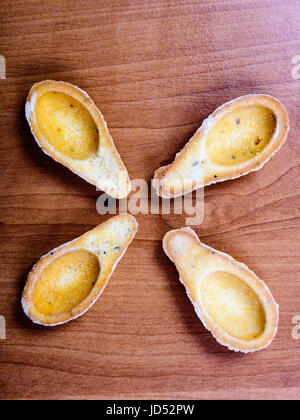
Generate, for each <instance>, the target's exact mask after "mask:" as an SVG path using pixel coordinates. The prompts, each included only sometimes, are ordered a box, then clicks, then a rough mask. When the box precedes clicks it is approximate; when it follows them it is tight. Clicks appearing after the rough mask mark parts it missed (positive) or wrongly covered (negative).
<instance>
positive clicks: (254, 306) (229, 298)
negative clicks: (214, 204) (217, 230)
mask: <svg viewBox="0 0 300 420" xmlns="http://www.w3.org/2000/svg"><path fill="white" fill-rule="evenodd" d="M163 248H164V251H165V253H166V254H167V256H168V257H169V258H170V259H171V261H173V263H174V264H175V266H176V268H177V270H178V272H179V275H180V281H181V282H182V283H183V285H184V286H185V288H186V292H187V295H188V297H189V298H190V300H191V302H192V304H193V306H194V308H195V311H196V313H197V315H198V317H199V318H200V319H201V321H202V323H203V324H204V326H205V327H206V328H207V329H208V330H209V331H210V332H211V333H212V335H213V336H214V337H215V339H216V340H217V341H218V342H219V343H220V344H222V345H224V346H227V347H228V348H229V349H230V350H234V351H240V352H243V353H250V352H255V351H258V350H261V349H264V348H266V347H268V346H269V345H270V343H271V342H272V340H273V338H274V337H275V335H276V332H277V326H278V305H277V304H276V302H275V300H274V298H273V296H272V295H271V292H270V290H269V289H268V287H267V285H266V284H265V283H264V282H263V281H262V280H260V279H259V278H258V277H257V276H256V274H255V273H253V271H251V270H250V269H249V268H248V267H247V266H246V265H245V264H242V263H240V262H238V261H236V260H235V259H233V258H232V257H230V256H229V255H227V254H224V253H222V252H219V251H217V250H215V249H213V248H210V247H209V246H207V245H204V244H203V243H201V242H200V240H199V238H198V236H197V235H196V233H195V232H194V231H193V230H192V229H191V228H183V229H177V230H171V231H170V232H168V233H167V234H166V235H165V237H164V239H163Z"/></svg>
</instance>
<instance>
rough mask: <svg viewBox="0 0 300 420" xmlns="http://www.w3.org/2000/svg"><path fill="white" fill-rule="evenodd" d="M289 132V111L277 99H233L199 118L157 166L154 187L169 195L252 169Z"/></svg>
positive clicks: (267, 157)
mask: <svg viewBox="0 0 300 420" xmlns="http://www.w3.org/2000/svg"><path fill="white" fill-rule="evenodd" d="M288 131H289V119H288V115H287V112H286V110H285V108H284V107H283V105H282V104H281V103H280V102H279V101H278V100H277V99H275V98H273V97H271V96H268V95H248V96H243V97H240V98H237V99H234V100H233V101H231V102H228V103H226V104H224V105H222V106H221V107H220V108H218V109H216V111H214V112H213V114H211V115H210V116H209V117H208V118H207V119H206V120H204V121H203V123H202V125H201V127H200V128H199V129H198V130H197V132H196V133H195V134H194V136H193V137H192V138H191V140H190V141H189V142H188V143H187V144H186V146H185V147H184V148H183V149H182V151H181V152H179V153H178V154H177V155H176V158H175V160H174V162H173V163H171V164H170V165H167V166H163V167H161V168H158V169H157V170H156V171H155V174H154V180H153V181H154V188H155V189H156V191H157V193H158V194H159V195H160V196H162V197H165V198H171V197H177V196H180V195H183V194H186V193H188V192H190V191H192V190H194V189H197V188H199V187H202V186H206V185H210V184H213V183H216V182H220V181H225V180H228V179H233V178H238V177H240V176H242V175H246V174H248V173H249V172H251V171H256V170H258V169H260V168H261V167H262V166H263V165H264V164H265V163H266V162H267V161H268V160H269V159H270V158H271V157H272V156H273V155H274V153H276V152H277V151H278V150H279V148H280V147H281V146H282V144H283V143H284V141H285V140H286V138H287V134H288Z"/></svg>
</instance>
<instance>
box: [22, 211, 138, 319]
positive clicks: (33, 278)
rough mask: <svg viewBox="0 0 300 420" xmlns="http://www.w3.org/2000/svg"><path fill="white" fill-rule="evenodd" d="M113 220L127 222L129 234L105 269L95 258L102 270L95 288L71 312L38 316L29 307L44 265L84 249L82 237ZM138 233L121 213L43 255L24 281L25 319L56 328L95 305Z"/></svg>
mask: <svg viewBox="0 0 300 420" xmlns="http://www.w3.org/2000/svg"><path fill="white" fill-rule="evenodd" d="M115 218H118V219H119V220H120V221H122V219H127V220H128V221H129V222H130V224H131V226H132V231H131V234H130V235H129V236H128V239H127V241H126V243H125V245H124V246H123V248H122V249H120V251H119V252H118V253H116V254H115V258H114V259H112V261H111V262H110V264H108V265H106V267H105V268H103V267H101V261H100V259H99V258H98V261H99V263H100V268H101V271H100V273H99V276H98V279H97V282H96V284H95V286H94V287H93V289H92V290H91V293H90V294H89V295H88V296H87V297H86V298H85V299H84V300H83V301H82V302H81V303H80V304H79V305H77V306H76V307H75V308H74V309H73V310H72V311H71V313H63V314H60V315H53V316H45V315H42V314H39V313H38V312H37V311H36V310H35V308H34V307H33V306H32V304H31V296H32V293H33V290H34V287H35V283H36V282H37V280H38V278H39V274H40V273H41V271H42V270H43V268H44V267H45V266H46V265H48V264H49V263H50V262H51V261H53V260H55V259H56V258H57V257H60V256H61V255H63V254H65V252H67V251H71V250H76V249H86V248H85V247H84V245H82V242H84V240H85V238H86V237H87V236H88V235H89V234H90V233H91V232H92V231H97V230H101V229H102V228H103V227H105V225H107V224H110V223H111V222H112V220H113V219H115ZM137 230H138V223H137V221H136V219H135V218H134V217H133V216H132V215H130V214H127V213H123V214H120V215H117V216H114V217H112V218H110V219H108V220H107V221H106V222H104V223H101V224H100V225H98V226H96V227H95V228H94V229H91V230H89V231H88V232H85V233H84V234H83V235H81V236H79V237H78V238H75V239H73V240H72V241H70V242H67V243H64V244H62V245H60V246H58V247H57V248H54V249H53V250H52V251H50V252H48V253H47V254H46V255H44V256H42V257H41V258H40V259H39V260H38V261H37V263H36V264H35V265H34V266H33V267H32V269H31V271H30V272H29V273H28V276H27V281H26V284H25V287H24V290H23V293H22V298H21V304H22V308H23V310H24V312H25V314H26V315H27V316H28V318H29V319H30V320H31V321H32V322H34V323H35V324H40V325H44V326H48V327H50V326H51V327H52V326H56V325H61V324H65V323H67V322H69V321H71V320H73V319H76V318H78V317H80V316H82V315H83V314H85V313H86V312H87V311H88V310H89V309H90V308H91V307H92V306H93V305H94V303H95V302H96V301H97V300H98V298H99V297H100V295H101V294H102V292H103V290H104V289H105V287H106V285H107V283H108V281H109V279H110V277H111V276H112V274H113V272H114V270H115V268H116V266H117V264H118V263H119V261H120V260H121V258H122V257H123V255H124V254H125V252H126V250H127V248H128V246H129V245H130V243H131V242H132V241H133V239H134V237H135V235H136V233H137Z"/></svg>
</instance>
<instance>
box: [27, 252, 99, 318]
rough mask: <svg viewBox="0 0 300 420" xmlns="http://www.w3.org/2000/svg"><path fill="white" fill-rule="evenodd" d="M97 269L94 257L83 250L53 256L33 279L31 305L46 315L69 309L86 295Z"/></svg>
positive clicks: (95, 276)
mask: <svg viewBox="0 0 300 420" xmlns="http://www.w3.org/2000/svg"><path fill="white" fill-rule="evenodd" d="M99 272H100V264H99V261H98V259H97V257H96V256H95V255H94V254H93V253H91V252H89V251H87V250H77V251H70V252H67V253H66V254H64V255H62V256H60V257H57V258H56V259H54V260H53V261H52V262H51V263H50V264H48V265H47V266H46V267H45V268H44V270H43V271H42V273H41V275H40V277H39V279H38V280H37V283H36V285H35V288H34V291H33V295H32V300H33V304H34V306H35V308H36V309H37V310H38V311H39V312H40V313H42V314H44V315H50V316H51V315H59V314H62V313H65V312H69V311H71V310H72V309H74V308H75V307H76V306H77V305H78V304H79V303H80V302H82V301H83V300H84V299H85V298H86V297H87V296H88V295H89V293H90V292H91V290H92V289H93V287H94V285H95V283H96V281H97V278H98V276H99Z"/></svg>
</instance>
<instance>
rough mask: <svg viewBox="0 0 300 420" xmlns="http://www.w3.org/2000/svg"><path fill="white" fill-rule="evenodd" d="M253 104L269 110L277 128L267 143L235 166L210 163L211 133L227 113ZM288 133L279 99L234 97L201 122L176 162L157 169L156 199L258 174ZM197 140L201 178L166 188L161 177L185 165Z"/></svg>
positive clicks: (285, 118) (154, 181)
mask: <svg viewBox="0 0 300 420" xmlns="http://www.w3.org/2000/svg"><path fill="white" fill-rule="evenodd" d="M253 105H255V106H263V107H266V108H267V109H269V110H270V111H272V112H273V114H274V115H275V117H276V128H275V131H274V133H273V135H272V137H271V139H270V141H269V143H268V144H267V145H266V146H265V147H264V149H263V150H262V151H261V152H260V153H259V154H258V155H256V156H254V157H253V158H251V159H248V160H246V161H245V162H242V163H238V164H236V165H232V166H226V165H220V164H216V163H214V162H211V160H210V159H209V157H208V155H207V150H206V139H207V135H208V133H209V132H210V130H211V129H212V128H213V126H214V125H215V124H216V123H217V122H218V121H220V119H222V118H223V117H224V116H225V115H226V114H227V113H228V112H230V111H232V110H234V108H236V107H247V106H253ZM288 131H289V118H288V114H287V111H286V110H285V108H284V106H283V105H282V104H281V103H280V102H279V101H278V99H276V98H274V97H272V96H270V95H265V94H251V95H246V96H241V97H239V98H236V99H234V100H232V101H230V102H227V103H225V104H223V105H221V106H220V107H219V108H217V109H216V110H215V111H214V112H213V113H212V114H211V115H210V116H209V117H208V118H206V119H205V120H204V121H203V123H202V125H201V126H200V127H199V129H198V130H197V131H196V133H195V134H194V135H193V137H192V138H191V139H190V140H189V142H188V143H187V144H186V145H185V146H184V148H183V149H182V150H181V151H180V152H179V153H177V155H176V157H175V160H174V161H173V162H172V163H171V164H169V165H166V166H162V167H160V168H158V169H156V171H155V173H154V178H153V186H154V188H155V189H156V192H157V194H158V195H159V196H161V197H163V198H172V197H178V196H181V195H183V194H187V193H189V192H191V191H193V190H195V189H197V188H200V187H204V186H208V185H210V184H215V183H217V182H221V181H226V180H230V179H235V178H239V177H241V176H243V175H247V174H248V173H249V172H252V171H257V170H259V169H261V168H262V167H263V166H264V165H265V163H267V162H268V160H269V159H270V158H271V157H272V156H273V155H274V154H275V153H276V152H277V151H278V150H279V149H280V147H281V146H282V145H283V143H284V142H285V140H286V138H287V134H288ZM197 141H200V142H201V147H200V156H195V159H199V160H201V161H203V160H204V161H205V166H204V167H203V177H201V179H199V180H197V181H195V180H193V181H191V182H187V183H186V184H185V185H184V186H182V185H178V186H175V187H172V186H170V187H169V188H167V186H166V185H165V183H164V178H165V177H166V175H168V174H169V173H175V171H176V170H177V169H178V168H180V167H181V165H184V162H185V159H186V157H187V156H188V155H189V153H190V152H191V149H192V147H193V144H194V142H197Z"/></svg>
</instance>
